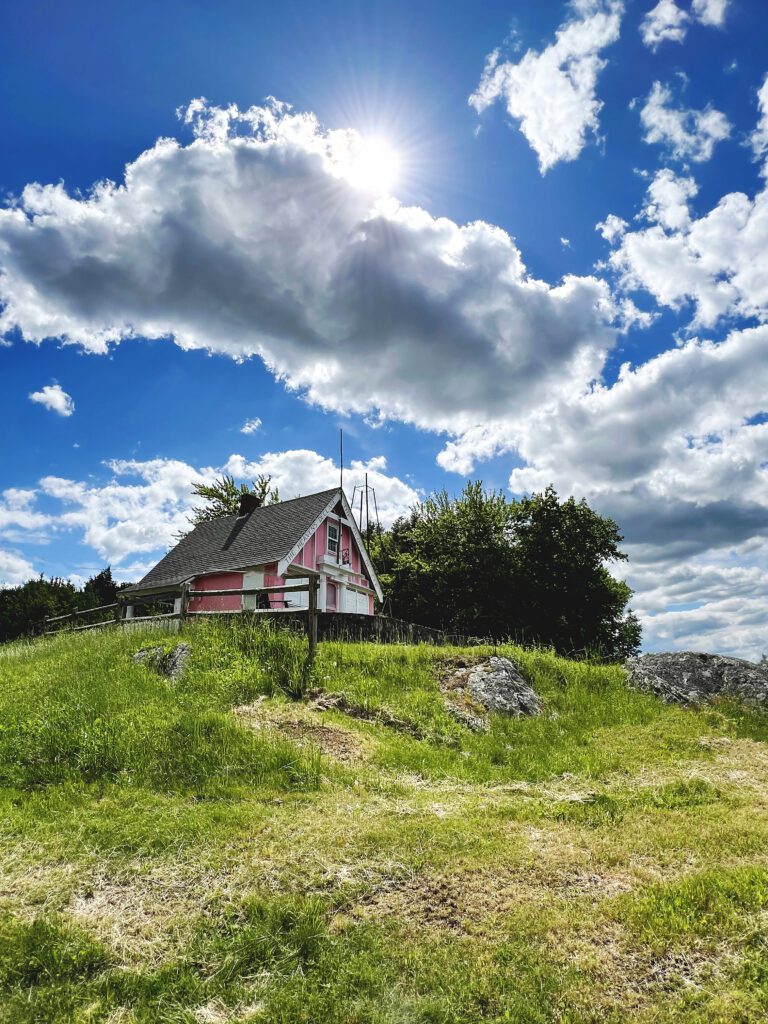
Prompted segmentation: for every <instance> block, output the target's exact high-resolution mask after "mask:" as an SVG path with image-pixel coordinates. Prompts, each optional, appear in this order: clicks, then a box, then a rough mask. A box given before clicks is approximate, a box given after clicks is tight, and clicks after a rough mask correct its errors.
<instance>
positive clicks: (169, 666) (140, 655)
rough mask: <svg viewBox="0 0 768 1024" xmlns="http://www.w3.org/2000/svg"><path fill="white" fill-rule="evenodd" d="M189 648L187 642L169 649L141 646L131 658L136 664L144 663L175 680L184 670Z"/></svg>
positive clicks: (167, 677) (189, 651)
mask: <svg viewBox="0 0 768 1024" xmlns="http://www.w3.org/2000/svg"><path fill="white" fill-rule="evenodd" d="M191 650H192V648H191V647H190V646H189V644H176V646H175V647H172V648H171V649H170V651H168V650H166V649H165V648H164V647H142V649H141V650H140V651H136V653H135V654H134V655H133V660H134V661H135V662H137V664H144V665H147V666H148V667H149V668H151V669H154V670H155V672H158V673H159V674H160V675H161V676H165V677H166V679H170V680H175V679H178V678H179V676H180V675H181V673H182V672H183V671H184V666H185V665H186V664H187V661H188V660H189V655H190V653H191Z"/></svg>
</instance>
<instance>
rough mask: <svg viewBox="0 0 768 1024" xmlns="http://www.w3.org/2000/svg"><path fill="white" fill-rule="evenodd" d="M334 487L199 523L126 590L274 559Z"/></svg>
mask: <svg viewBox="0 0 768 1024" xmlns="http://www.w3.org/2000/svg"><path fill="white" fill-rule="evenodd" d="M338 493H339V489H338V488H337V487H332V488H331V489H330V490H328V491H320V492H319V493H318V494H308V495H306V497H304V498H293V499H292V500H291V501H281V502H279V503H278V504H277V505H265V506H264V508H256V509H254V510H253V511H252V512H250V513H248V514H247V515H245V516H225V517H223V518H222V519H212V520H211V521H210V522H208V523H200V525H199V526H196V527H195V528H194V530H192V531H191V533H188V534H187V535H186V537H183V538H182V539H181V540H180V541H179V543H178V544H177V545H176V547H175V548H172V549H171V550H170V551H169V552H168V554H167V555H166V556H165V557H164V558H163V559H161V560H160V561H159V562H158V563H157V565H156V566H155V567H154V569H150V571H149V572H148V573H147V575H146V576H145V577H144V579H143V580H141V582H140V583H137V584H136V586H135V587H131V588H130V589H131V590H132V591H139V590H145V589H152V590H155V589H157V587H164V586H168V587H175V586H178V585H179V584H180V583H183V582H184V580H188V579H189V578H190V577H191V576H197V575H200V574H201V573H209V572H219V571H226V570H235V569H247V568H248V567H249V566H253V565H264V564H265V563H266V562H279V561H280V559H281V558H283V556H284V555H287V554H288V552H289V551H290V550H291V548H292V547H293V545H294V544H296V543H297V541H299V540H301V538H302V537H303V535H304V534H305V533H306V531H307V530H308V529H309V528H310V527H311V526H312V524H313V523H314V522H315V520H316V519H317V518H318V516H320V515H321V514H322V512H323V510H324V509H325V508H326V507H327V505H328V504H329V503H330V501H331V499H332V498H333V496H334V494H338Z"/></svg>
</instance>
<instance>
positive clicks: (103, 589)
mask: <svg viewBox="0 0 768 1024" xmlns="http://www.w3.org/2000/svg"><path fill="white" fill-rule="evenodd" d="M123 585H125V584H123ZM119 589H120V588H119V587H118V585H117V584H116V583H115V581H114V580H113V579H112V569H111V568H110V566H107V568H106V569H102V571H101V572H99V573H96V575H95V576H92V577H91V578H90V579H89V580H86V582H85V583H84V585H83V587H82V589H81V590H78V589H77V587H75V585H74V584H73V583H71V582H70V581H69V580H63V579H59V578H58V577H53V578H51V579H45V578H44V577H43V576H42V575H40V576H38V577H37V578H36V579H32V580H28V581H27V582H26V583H23V584H22V585H21V586H18V587H6V588H5V589H3V590H0V642H3V641H6V640H15V639H16V638H17V637H20V636H26V635H28V634H30V633H34V632H36V631H37V630H39V629H40V627H41V626H42V623H43V620H44V619H45V618H46V617H48V618H52V617H54V616H56V615H69V613H70V612H73V611H77V610H78V609H83V608H99V607H101V606H102V605H109V604H114V603H115V601H116V600H117V593H118V590H119ZM112 614H113V613H112V612H111V611H109V612H104V613H103V614H101V615H95V616H89V618H88V620H87V621H88V622H97V621H99V620H100V619H111V618H112Z"/></svg>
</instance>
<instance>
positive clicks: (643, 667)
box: [627, 651, 768, 707]
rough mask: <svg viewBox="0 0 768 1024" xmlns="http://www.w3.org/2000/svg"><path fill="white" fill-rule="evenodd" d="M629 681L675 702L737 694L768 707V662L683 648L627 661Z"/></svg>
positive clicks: (698, 701) (691, 702) (687, 703)
mask: <svg viewBox="0 0 768 1024" xmlns="http://www.w3.org/2000/svg"><path fill="white" fill-rule="evenodd" d="M627 673H628V675H629V681H630V684H631V685H632V686H634V687H636V688H637V689H638V690H645V691H646V692H647V693H654V694H656V696H657V697H661V699H662V700H664V701H666V702H667V703H672V704H682V705H684V706H687V707H693V706H695V705H697V704H702V703H705V702H706V701H710V700H712V699H713V698H714V697H720V696H723V697H734V698H736V699H737V700H741V701H743V702H744V703H745V704H750V705H753V706H755V707H768V663H766V661H765V659H763V661H761V662H760V664H759V665H755V664H754V663H753V662H751V661H743V660H742V659H741V658H726V657H724V656H723V655H720V654H697V653H695V652H693V651H682V652H679V653H674V654H642V655H640V656H639V657H637V658H630V659H629V660H628V661H627Z"/></svg>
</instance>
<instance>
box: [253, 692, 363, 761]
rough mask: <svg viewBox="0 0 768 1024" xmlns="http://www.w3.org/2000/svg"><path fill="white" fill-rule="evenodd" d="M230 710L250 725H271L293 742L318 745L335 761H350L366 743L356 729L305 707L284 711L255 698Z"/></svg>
mask: <svg viewBox="0 0 768 1024" xmlns="http://www.w3.org/2000/svg"><path fill="white" fill-rule="evenodd" d="M234 713H235V714H236V715H237V716H238V718H239V719H240V720H241V721H242V722H244V723H245V724H246V725H248V726H249V728H251V729H271V730H273V731H275V732H279V733H281V734H282V735H283V736H285V737H287V738H288V739H290V740H292V741H293V742H294V743H296V744H297V746H300V747H301V746H315V747H319V748H320V750H321V751H322V753H323V754H325V755H327V756H328V757H332V758H334V759H335V760H336V761H342V762H344V763H350V762H353V761H360V760H363V759H364V758H365V756H366V744H365V743H364V742H363V740H362V738H361V737H360V736H359V735H358V734H357V733H355V732H353V731H352V730H351V729H344V728H343V727H342V726H339V725H329V724H328V723H326V722H323V721H322V719H321V718H320V716H319V715H318V714H316V713H313V712H312V711H310V710H308V709H306V708H296V709H295V710H291V711H286V710H284V709H282V708H279V709H275V708H274V707H267V706H265V702H263V701H257V702H256V703H255V704H245V705H243V706H241V707H238V708H235V709H234Z"/></svg>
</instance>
